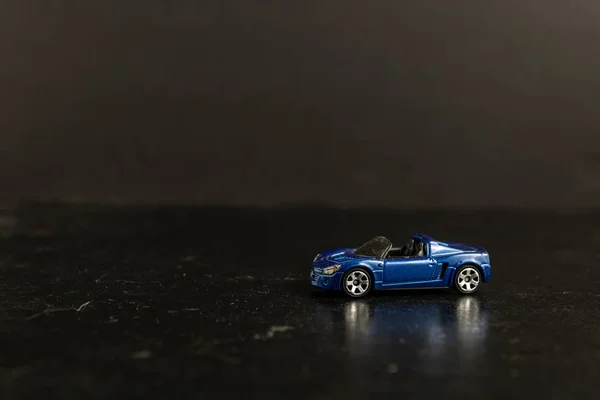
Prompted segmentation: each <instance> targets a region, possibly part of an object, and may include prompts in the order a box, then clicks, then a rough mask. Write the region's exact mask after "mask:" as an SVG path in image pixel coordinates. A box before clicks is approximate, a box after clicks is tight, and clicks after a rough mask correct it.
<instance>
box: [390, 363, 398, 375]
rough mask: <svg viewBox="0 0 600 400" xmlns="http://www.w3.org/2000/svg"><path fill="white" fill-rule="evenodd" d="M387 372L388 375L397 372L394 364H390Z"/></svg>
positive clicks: (396, 366)
mask: <svg viewBox="0 0 600 400" xmlns="http://www.w3.org/2000/svg"><path fill="white" fill-rule="evenodd" d="M387 372H388V373H390V374H395V373H397V372H398V365H396V364H390V365H388V367H387Z"/></svg>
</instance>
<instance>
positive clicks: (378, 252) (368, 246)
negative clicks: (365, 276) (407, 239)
mask: <svg viewBox="0 0 600 400" xmlns="http://www.w3.org/2000/svg"><path fill="white" fill-rule="evenodd" d="M390 247H392V243H391V242H390V241H389V240H388V239H387V238H385V237H383V236H377V237H374V238H373V239H371V240H369V241H368V242H366V243H365V244H363V245H362V246H360V247H358V248H357V249H356V250H354V254H356V255H357V256H363V257H376V258H381V257H383V256H384V253H385V252H386V251H388V249H389V248H390Z"/></svg>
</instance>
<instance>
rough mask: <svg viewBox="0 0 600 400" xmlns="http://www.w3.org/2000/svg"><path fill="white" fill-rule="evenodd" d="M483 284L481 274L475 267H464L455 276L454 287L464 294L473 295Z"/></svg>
mask: <svg viewBox="0 0 600 400" xmlns="http://www.w3.org/2000/svg"><path fill="white" fill-rule="evenodd" d="M480 284H481V274H480V273H479V270H478V269H477V267H475V266H473V265H463V266H462V267H460V268H459V269H458V270H457V271H456V275H454V287H456V290H458V291H459V292H461V293H463V294H471V293H473V292H474V291H476V290H477V288H478V287H479V285H480Z"/></svg>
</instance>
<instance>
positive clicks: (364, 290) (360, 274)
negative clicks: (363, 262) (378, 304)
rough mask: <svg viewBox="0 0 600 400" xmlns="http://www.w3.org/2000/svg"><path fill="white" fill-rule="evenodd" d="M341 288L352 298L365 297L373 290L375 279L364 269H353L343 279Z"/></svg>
mask: <svg viewBox="0 0 600 400" xmlns="http://www.w3.org/2000/svg"><path fill="white" fill-rule="evenodd" d="M341 286H342V290H343V291H344V293H345V294H346V295H348V296H350V297H354V298H358V297H364V296H366V295H367V294H369V292H370V291H371V289H373V278H372V277H371V274H369V272H368V271H367V270H366V269H364V268H351V269H349V270H348V271H346V273H345V274H344V276H343V277H342V282H341Z"/></svg>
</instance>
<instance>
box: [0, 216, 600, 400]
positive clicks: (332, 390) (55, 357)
mask: <svg viewBox="0 0 600 400" xmlns="http://www.w3.org/2000/svg"><path fill="white" fill-rule="evenodd" d="M0 230H1V232H2V238H1V240H0V320H1V322H0V348H2V351H1V352H0V368H1V369H0V387H1V388H2V394H3V397H2V398H3V399H12V398H86V399H95V398H97V399H100V398H102V399H105V398H220V397H222V396H223V395H229V397H231V398H317V399H325V398H345V399H349V398H350V399H354V398H356V399H359V398H360V399H364V398H369V397H370V398H373V396H375V395H381V397H382V398H387V397H388V395H389V397H394V396H395V397H396V398H397V396H398V395H402V396H405V397H406V396H408V397H406V398H417V397H418V398H433V396H434V395H435V396H436V397H437V396H440V398H461V399H465V398H478V399H479V398H497V399H506V398H526V397H527V398H529V397H536V398H550V399H566V398H597V396H598V392H599V390H600V383H599V382H600V379H599V378H600V368H599V367H600V307H599V306H600V285H599V284H600V246H599V245H600V214H572V215H568V214H550V213H547V214H532V213H518V212H500V211H499V212H460V213H457V212H425V211H415V212H404V213H399V212H388V211H343V210H324V209H297V210H291V209H289V210H276V211H275V210H266V209H265V210H243V209H217V208H212V209H209V208H204V209H201V208H150V207H137V208H135V207H95V206H79V207H75V206H32V207H25V208H21V209H19V210H17V211H16V212H15V213H14V214H11V213H8V212H7V213H5V214H4V216H3V217H2V218H0ZM416 231H420V232H423V233H428V234H430V235H432V236H434V237H438V238H440V239H450V240H456V241H464V242H472V243H475V244H481V245H483V246H485V247H486V248H487V249H488V250H489V251H490V254H491V260H492V264H493V278H492V281H491V283H490V284H488V285H486V286H484V287H483V289H482V290H481V291H480V292H479V293H478V294H477V295H475V296H469V297H461V296H458V295H455V294H454V293H453V292H451V291H445V290H442V291H427V292H426V291H404V292H386V293H381V294H377V293H374V294H373V295H372V296H370V297H369V298H367V299H364V300H350V299H346V298H344V297H341V296H338V295H335V294H328V293H322V292H315V291H313V290H312V289H311V288H310V287H309V286H308V283H307V275H308V272H309V266H310V262H311V260H312V257H313V256H314V255H315V254H316V253H317V252H319V251H320V250H323V249H327V248H331V247H337V246H346V245H350V246H351V245H354V244H360V242H362V241H364V240H365V239H367V238H369V237H370V236H374V235H377V234H382V235H386V236H388V237H389V238H390V239H391V240H392V241H396V242H399V241H404V240H405V238H406V236H408V235H410V234H411V233H413V232H416Z"/></svg>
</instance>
